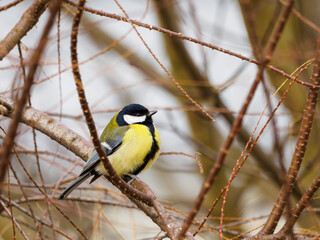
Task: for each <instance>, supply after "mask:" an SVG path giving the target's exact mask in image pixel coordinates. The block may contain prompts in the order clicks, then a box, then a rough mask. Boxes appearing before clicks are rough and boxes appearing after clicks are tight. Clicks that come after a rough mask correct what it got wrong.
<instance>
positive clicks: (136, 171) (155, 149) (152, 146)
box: [131, 124, 160, 175]
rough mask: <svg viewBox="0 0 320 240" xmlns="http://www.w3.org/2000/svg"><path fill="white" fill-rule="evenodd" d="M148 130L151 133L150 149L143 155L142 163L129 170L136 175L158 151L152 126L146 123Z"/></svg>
mask: <svg viewBox="0 0 320 240" xmlns="http://www.w3.org/2000/svg"><path fill="white" fill-rule="evenodd" d="M146 126H147V127H148V128H149V130H150V132H151V135H152V145H151V149H150V151H149V152H148V154H147V155H146V156H145V158H144V159H143V164H142V165H141V166H140V167H138V168H137V169H135V170H134V171H133V172H131V174H133V175H138V174H139V173H140V172H141V171H142V170H143V169H144V168H145V167H146V166H147V164H148V162H149V161H150V160H151V159H153V158H154V157H155V155H156V153H157V152H158V151H159V149H160V148H159V145H158V143H157V141H156V139H155V136H154V126H153V124H148V125H146Z"/></svg>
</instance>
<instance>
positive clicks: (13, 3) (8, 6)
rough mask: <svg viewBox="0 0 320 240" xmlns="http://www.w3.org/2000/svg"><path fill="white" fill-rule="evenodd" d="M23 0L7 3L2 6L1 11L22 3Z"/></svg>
mask: <svg viewBox="0 0 320 240" xmlns="http://www.w3.org/2000/svg"><path fill="white" fill-rule="evenodd" d="M22 1H23V0H16V1H13V2H11V3H9V4H7V5H5V6H3V7H0V12H1V11H5V10H7V9H9V8H11V7H13V6H15V5H17V4H18V3H21V2H22Z"/></svg>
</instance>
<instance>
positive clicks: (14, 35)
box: [0, 0, 50, 61]
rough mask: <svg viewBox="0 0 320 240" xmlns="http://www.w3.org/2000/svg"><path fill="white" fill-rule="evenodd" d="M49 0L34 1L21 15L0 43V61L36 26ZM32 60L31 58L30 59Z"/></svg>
mask: <svg viewBox="0 0 320 240" xmlns="http://www.w3.org/2000/svg"><path fill="white" fill-rule="evenodd" d="M49 1H50V0H36V1H33V2H32V4H31V6H30V7H29V8H28V9H27V10H26V11H25V12H24V13H23V15H22V17H21V18H20V20H19V22H18V23H17V24H16V25H15V26H14V27H13V28H12V29H11V31H10V32H9V33H8V34H7V36H6V37H5V38H4V39H3V40H2V41H0V61H1V60H2V59H3V58H4V57H5V56H7V55H8V53H9V52H10V51H11V50H12V49H13V48H14V46H16V45H17V43H18V42H19V41H20V40H21V39H22V38H23V37H24V36H25V35H26V34H27V33H28V32H29V31H30V30H31V29H32V28H33V27H34V26H35V25H36V23H37V22H38V20H39V18H40V16H41V15H42V13H43V12H44V10H45V9H46V8H47V5H48V2H49ZM31 59H32V58H31Z"/></svg>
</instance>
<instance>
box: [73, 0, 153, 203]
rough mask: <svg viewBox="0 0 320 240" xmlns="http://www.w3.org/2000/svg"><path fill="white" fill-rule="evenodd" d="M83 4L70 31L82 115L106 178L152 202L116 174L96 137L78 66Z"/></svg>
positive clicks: (126, 190) (150, 198) (124, 191)
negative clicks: (79, 32)
mask: <svg viewBox="0 0 320 240" xmlns="http://www.w3.org/2000/svg"><path fill="white" fill-rule="evenodd" d="M84 4H85V0H81V1H79V5H78V8H77V11H76V14H75V16H74V20H73V24H72V32H71V47H70V48H71V60H72V72H73V76H74V80H75V84H76V87H77V92H78V95H79V101H80V105H81V108H82V111H83V115H84V116H85V119H86V122H87V125H88V128H89V131H90V135H91V139H92V142H93V144H94V147H95V149H96V151H97V153H98V155H99V157H100V159H101V161H102V163H103V166H104V167H105V169H106V171H107V174H108V175H107V178H108V180H109V181H110V182H111V183H112V184H113V185H115V186H116V187H117V188H118V189H119V190H120V191H121V192H122V193H123V194H125V195H128V196H135V198H137V199H138V200H140V201H143V202H144V203H146V204H149V205H151V204H152V201H153V199H152V197H150V196H148V195H146V194H144V193H142V192H139V191H137V190H136V189H134V188H132V187H131V186H130V185H128V184H127V183H126V182H125V181H124V180H123V179H122V178H120V177H119V176H118V174H117V173H116V171H115V170H114V169H113V167H112V165H111V163H110V161H109V160H108V158H107V156H106V153H105V152H104V151H103V150H102V147H101V143H100V139H99V137H98V133H97V130H96V127H95V124H94V121H93V118H92V115H91V112H90V109H89V106H88V102H87V100H86V96H85V91H84V88H83V85H82V80H81V75H80V70H79V67H78V55H77V40H78V30H79V24H80V19H81V16H82V12H83V6H84Z"/></svg>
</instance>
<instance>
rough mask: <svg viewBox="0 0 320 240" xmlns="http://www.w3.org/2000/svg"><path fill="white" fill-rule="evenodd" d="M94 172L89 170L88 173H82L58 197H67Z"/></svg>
mask: <svg viewBox="0 0 320 240" xmlns="http://www.w3.org/2000/svg"><path fill="white" fill-rule="evenodd" d="M91 175H92V174H91V172H87V173H86V174H83V175H80V176H79V177H78V178H77V179H76V180H74V181H73V182H72V183H71V184H70V186H69V187H68V188H67V189H66V190H64V191H63V193H61V195H60V196H59V197H58V199H65V198H66V197H67V196H68V195H69V194H70V193H71V192H72V191H73V190H74V189H75V188H77V187H78V186H79V185H80V184H81V183H82V182H84V181H85V180H86V179H87V178H88V177H90V176H91Z"/></svg>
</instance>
